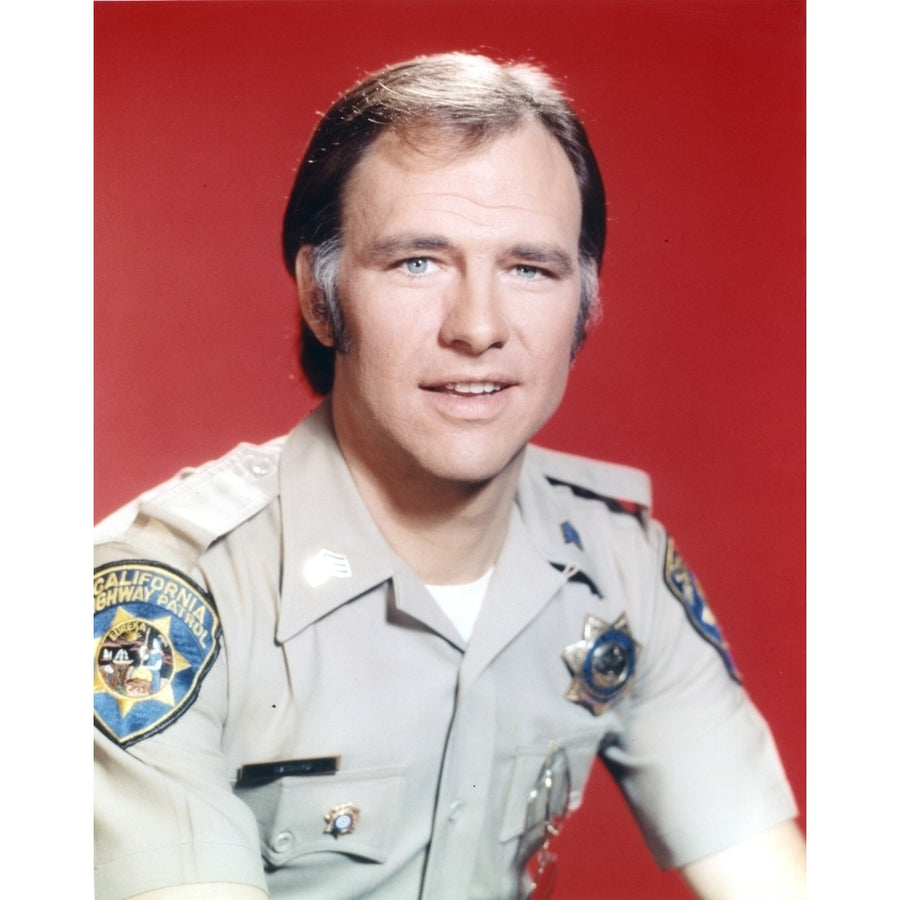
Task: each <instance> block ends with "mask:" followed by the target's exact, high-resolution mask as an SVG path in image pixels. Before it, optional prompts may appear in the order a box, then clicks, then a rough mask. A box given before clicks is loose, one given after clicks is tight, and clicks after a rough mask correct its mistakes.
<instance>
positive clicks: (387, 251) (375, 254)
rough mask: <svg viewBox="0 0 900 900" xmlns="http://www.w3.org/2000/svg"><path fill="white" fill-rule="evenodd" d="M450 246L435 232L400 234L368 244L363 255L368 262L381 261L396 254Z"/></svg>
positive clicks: (422, 251) (444, 248)
mask: <svg viewBox="0 0 900 900" xmlns="http://www.w3.org/2000/svg"><path fill="white" fill-rule="evenodd" d="M450 247H451V243H450V241H449V240H447V238H445V237H441V236H440V235H437V234H421V235H417V234H401V235H397V236H396V237H388V238H383V239H382V240H378V241H374V242H373V243H371V244H369V246H368V247H366V252H365V256H366V259H367V260H369V261H370V262H374V263H382V262H390V261H391V260H393V259H396V258H397V257H398V256H415V255H416V254H418V253H426V252H428V251H433V250H449V249H450Z"/></svg>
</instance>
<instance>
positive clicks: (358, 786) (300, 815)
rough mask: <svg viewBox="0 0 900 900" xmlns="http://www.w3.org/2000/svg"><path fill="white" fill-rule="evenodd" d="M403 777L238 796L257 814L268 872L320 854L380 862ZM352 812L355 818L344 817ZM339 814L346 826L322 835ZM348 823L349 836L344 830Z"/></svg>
mask: <svg viewBox="0 0 900 900" xmlns="http://www.w3.org/2000/svg"><path fill="white" fill-rule="evenodd" d="M405 772H406V769H405V768H404V767H392V768H382V769H361V770H359V771H356V772H337V773H335V774H334V775H316V776H310V777H303V778H282V779H280V780H279V781H275V782H272V783H270V784H267V785H264V786H262V787H256V788H239V789H238V790H237V794H238V796H239V797H240V798H241V799H242V800H243V801H244V802H245V803H246V804H247V805H248V806H249V807H250V808H251V809H252V810H253V812H254V813H255V814H256V819H257V822H258V823H259V836H260V842H261V845H262V846H261V851H262V855H263V858H264V859H265V861H266V863H267V864H268V865H269V866H270V867H272V868H280V867H281V866H285V865H291V864H295V863H300V862H301V861H302V857H305V856H307V855H308V854H312V853H322V852H326V853H340V854H346V855H351V856H356V857H361V858H363V859H367V860H371V861H372V862H384V861H385V860H386V859H387V855H388V848H389V847H390V842H391V836H392V834H393V832H394V829H395V826H396V823H397V819H398V817H399V815H400V812H401V808H402V804H403V799H404V797H403V793H404V783H405V778H404V775H405ZM350 807H354V808H355V810H357V811H358V815H357V814H355V813H348V812H346V810H348V808H350ZM342 812H343V813H344V814H345V816H349V817H350V818H349V820H348V819H347V818H344V819H342V820H341V821H339V822H337V825H338V826H339V827H338V828H335V831H334V832H329V831H328V830H326V829H327V828H328V822H329V817H331V818H332V819H335V818H338V817H339V816H340V814H341V813H342ZM348 822H349V824H350V825H352V830H344V829H345V828H346V827H347V825H348ZM341 826H342V827H341ZM338 832H340V833H338Z"/></svg>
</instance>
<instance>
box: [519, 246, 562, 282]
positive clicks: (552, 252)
mask: <svg viewBox="0 0 900 900" xmlns="http://www.w3.org/2000/svg"><path fill="white" fill-rule="evenodd" d="M509 255H510V256H512V257H515V258H516V259H524V260H526V261H527V262H530V263H536V264H538V265H544V266H550V267H551V268H553V269H555V270H556V271H557V273H558V274H559V275H561V276H566V275H571V274H572V273H573V272H574V271H575V263H574V261H573V259H572V257H571V256H570V255H569V254H568V253H566V252H565V251H564V250H560V249H559V248H558V247H556V246H554V245H553V244H516V245H515V246H513V247H510V249H509Z"/></svg>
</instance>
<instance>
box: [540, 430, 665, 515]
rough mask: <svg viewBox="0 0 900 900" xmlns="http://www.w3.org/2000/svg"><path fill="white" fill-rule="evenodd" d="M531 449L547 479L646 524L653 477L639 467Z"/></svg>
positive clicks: (556, 485)
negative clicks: (651, 478)
mask: <svg viewBox="0 0 900 900" xmlns="http://www.w3.org/2000/svg"><path fill="white" fill-rule="evenodd" d="M528 452H529V454H530V455H531V457H532V458H533V459H534V460H535V462H536V463H537V464H538V466H539V467H540V469H541V471H542V474H543V477H544V479H545V480H546V481H547V482H548V483H549V484H551V485H552V486H554V487H559V488H563V489H565V490H568V491H570V492H571V493H572V494H573V495H574V496H576V497H579V498H581V499H584V500H593V501H597V502H600V503H603V504H604V505H605V506H606V507H607V508H608V509H610V510H611V511H612V512H618V513H625V514H628V515H631V516H634V517H635V518H637V519H638V521H640V522H641V523H642V524H646V521H647V517H648V515H649V511H650V502H651V490H650V476H649V475H647V473H646V472H643V471H641V470H640V469H635V468H632V467H631V466H623V465H619V464H617V463H608V462H600V461H597V460H593V459H588V458H586V457H583V456H575V455H572V454H569V453H561V452H559V451H556V450H547V449H546V448H544V447H536V446H530V447H529V448H528Z"/></svg>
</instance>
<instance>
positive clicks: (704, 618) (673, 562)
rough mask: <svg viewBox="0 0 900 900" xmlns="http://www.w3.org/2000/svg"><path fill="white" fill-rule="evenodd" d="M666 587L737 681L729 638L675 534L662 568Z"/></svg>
mask: <svg viewBox="0 0 900 900" xmlns="http://www.w3.org/2000/svg"><path fill="white" fill-rule="evenodd" d="M663 580H664V581H665V583H666V587H667V588H668V589H669V590H670V591H671V592H672V594H673V595H674V596H675V598H676V599H677V600H678V601H679V602H680V603H681V605H682V606H683V607H684V610H685V612H686V613H687V617H688V620H689V621H690V623H691V625H693V627H694V630H695V631H697V633H698V634H699V635H700V636H701V637H702V638H703V639H704V640H706V641H708V642H709V643H710V644H712V645H713V647H715V648H716V650H717V651H718V652H719V655H720V656H721V657H722V661H723V662H724V663H725V668H726V669H728V674H729V675H730V676H731V677H732V678H733V679H734V680H735V681H737V682H738V683H740V681H741V676H740V674H739V673H738V670H737V667H736V666H735V664H734V660H733V659H732V656H731V651H730V650H729V648H728V642H727V641H726V640H725V638H724V636H723V634H722V631H721V629H720V628H719V624H718V622H717V621H716V617H715V616H714V615H713V611H712V610H711V609H710V608H709V605H708V604H707V602H706V597H704V595H703V590H702V588H701V587H700V582H699V581H697V579H696V578H695V577H694V574H693V572H691V570H690V569H689V568H688V567H687V565H686V564H685V561H684V560H683V559H682V557H681V554H680V553H679V552H678V550H677V549H676V547H675V542H674V541H673V540H672V538H671V537H670V538H667V540H666V561H665V567H664V571H663Z"/></svg>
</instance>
